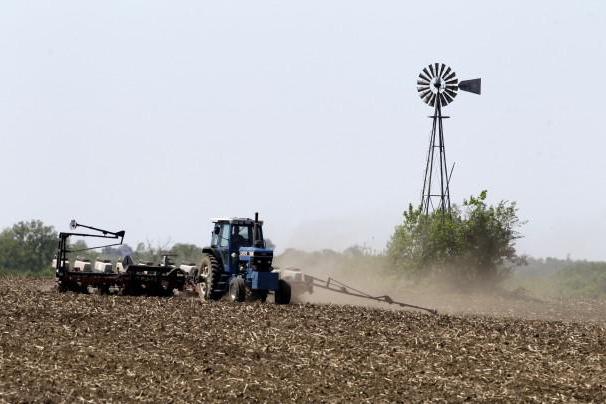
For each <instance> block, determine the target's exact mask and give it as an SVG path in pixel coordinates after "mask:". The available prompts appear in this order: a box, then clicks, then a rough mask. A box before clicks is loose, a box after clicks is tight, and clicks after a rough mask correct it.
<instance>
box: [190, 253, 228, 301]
mask: <svg viewBox="0 0 606 404" xmlns="http://www.w3.org/2000/svg"><path fill="white" fill-rule="evenodd" d="M220 279H221V266H220V265H219V261H217V259H216V258H215V257H213V256H212V255H208V254H205V255H204V256H203V257H202V261H201V262H200V277H199V280H198V285H197V287H196V289H197V290H198V295H199V296H200V299H201V300H202V301H205V302H207V301H210V300H219V299H220V298H221V295H222V293H221V291H218V290H217V286H218V283H219V280H220Z"/></svg>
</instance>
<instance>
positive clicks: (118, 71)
mask: <svg viewBox="0 0 606 404" xmlns="http://www.w3.org/2000/svg"><path fill="white" fill-rule="evenodd" d="M605 41H606V2H604V1H577V2H571V1H533V2H529V1H519V2H516V1H507V2H499V3H498V4H496V2H487V1H476V2H471V1H466V2H462V1H460V2H453V1H433V2H424V1H423V2H421V1H418V2H415V3H413V2H403V1H393V2H390V1H366V2H360V1H351V0H349V1H310V0H306V1H298V2H295V1H282V2H279V1H271V2H270V1H264V2H263V1H224V0H221V1H214V2H210V1H170V2H169V1H149V0H145V1H127V0H120V1H107V0H106V1H102V2H85V1H81V0H74V1H27V2H24V1H16V0H15V1H3V2H2V5H1V6H0V49H1V50H2V57H1V59H0V136H1V138H2V157H1V158H0V170H1V172H2V176H1V178H2V185H3V198H2V199H3V201H2V209H1V210H0V226H1V227H6V226H10V225H12V224H13V223H15V222H16V221H19V220H25V219H31V218H37V219H41V220H43V221H44V222H46V223H49V224H52V225H54V226H55V227H56V228H57V229H58V230H65V229H67V225H68V223H69V220H70V219H72V218H76V219H77V220H78V221H80V222H82V223H88V224H93V225H99V226H105V227H107V228H109V229H116V230H117V229H119V228H124V229H125V230H126V232H127V233H126V236H127V237H126V241H127V242H128V243H130V244H133V245H134V244H136V242H137V241H141V240H146V239H147V240H150V241H151V242H153V243H165V242H167V241H169V240H170V241H172V242H175V241H180V242H193V243H196V244H206V243H207V241H208V239H209V236H208V235H209V231H210V224H209V219H210V218H211V217H216V216H224V215H225V216H252V215H253V213H254V212H255V210H258V211H260V212H261V215H262V217H263V218H264V219H265V220H266V227H265V231H266V235H267V236H268V237H270V238H271V239H272V240H273V241H274V242H275V243H276V244H277V245H278V247H279V248H282V249H283V248H286V247H300V248H308V249H311V248H334V249H343V248H345V247H347V246H349V245H352V244H364V243H366V244H367V245H369V246H372V247H374V248H377V249H382V248H383V247H384V245H385V243H386V241H387V240H388V239H389V237H390V235H391V233H392V231H393V227H394V226H395V225H396V224H397V223H398V222H399V221H400V220H401V214H402V211H403V210H404V209H405V207H406V206H407V205H408V203H409V202H414V203H417V202H418V201H419V198H420V191H421V186H422V179H423V169H424V166H423V164H424V159H425V150H426V147H427V141H428V137H427V136H428V132H429V129H430V120H429V119H427V115H429V114H430V113H431V109H430V108H429V107H428V106H427V105H425V104H423V103H422V102H421V100H420V99H419V98H418V96H417V92H416V77H417V75H418V73H419V71H420V69H421V68H422V67H424V66H425V65H427V64H429V63H432V62H444V63H446V64H448V65H450V66H452V67H453V69H454V70H455V71H456V72H457V75H458V77H459V78H460V79H471V78H476V77H481V78H482V83H483V94H482V95H481V96H476V95H473V94H468V93H462V94H459V96H458V97H457V98H456V99H455V101H454V102H453V103H452V104H450V105H449V106H448V107H446V108H445V113H447V114H448V115H451V116H452V118H451V119H449V120H447V121H446V122H445V129H444V131H445V140H446V147H447V155H448V160H449V161H451V162H456V168H455V171H454V175H453V180H452V190H451V195H452V199H453V201H456V202H461V201H462V199H463V198H465V197H468V196H469V195H470V194H472V193H474V194H475V193H478V192H479V191H481V190H482V189H488V192H489V199H490V200H491V201H492V202H496V201H498V200H500V199H508V200H515V201H518V204H519V207H520V216H521V217H522V218H523V219H525V220H527V221H528V223H527V224H526V225H525V226H524V228H523V233H524V234H525V238H524V239H523V240H521V241H520V243H519V246H520V250H521V251H522V252H525V253H528V254H532V255H535V256H556V257H564V256H566V254H571V256H572V257H573V258H587V259H606V203H605V200H606V160H605V158H604V156H605V153H606V139H605V135H606V133H605V131H604V129H603V128H604V125H605V123H604V115H605V114H606V110H604V109H605V107H606V105H605V102H604V99H605V94H606V79H605V77H606V73H605V72H606V46H605Z"/></svg>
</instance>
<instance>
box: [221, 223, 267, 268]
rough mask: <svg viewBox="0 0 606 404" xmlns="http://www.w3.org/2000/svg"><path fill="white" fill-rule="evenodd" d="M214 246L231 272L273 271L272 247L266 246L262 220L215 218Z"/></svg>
mask: <svg viewBox="0 0 606 404" xmlns="http://www.w3.org/2000/svg"><path fill="white" fill-rule="evenodd" d="M213 222H214V229H213V234H212V237H211V243H210V244H211V248H212V249H213V250H214V251H215V254H217V255H218V256H219V257H220V259H221V263H222V264H223V271H224V272H225V273H229V274H239V273H244V272H246V271H247V270H254V271H259V272H270V271H271V270H272V267H271V264H272V260H273V255H274V254H273V250H271V249H268V248H266V247H265V240H264V239H263V222H262V221H260V220H258V217H255V220H252V219H247V218H229V219H215V220H214V221H213Z"/></svg>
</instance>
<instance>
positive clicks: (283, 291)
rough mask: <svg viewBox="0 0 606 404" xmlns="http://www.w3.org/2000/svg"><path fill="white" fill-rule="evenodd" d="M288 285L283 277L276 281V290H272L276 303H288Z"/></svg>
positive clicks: (289, 292)
mask: <svg viewBox="0 0 606 404" xmlns="http://www.w3.org/2000/svg"><path fill="white" fill-rule="evenodd" d="M290 294H291V290H290V285H289V284H288V282H286V281H285V280H283V279H280V280H279V281H278V290H276V291H275V292H274V301H275V303H276V304H288V303H290Z"/></svg>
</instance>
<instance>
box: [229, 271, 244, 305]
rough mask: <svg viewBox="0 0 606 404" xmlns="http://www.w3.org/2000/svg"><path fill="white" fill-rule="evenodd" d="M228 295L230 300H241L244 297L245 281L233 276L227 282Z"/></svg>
mask: <svg viewBox="0 0 606 404" xmlns="http://www.w3.org/2000/svg"><path fill="white" fill-rule="evenodd" d="M229 297H230V299H231V301H232V302H243V301H244V300H245V299H246V282H245V281H244V279H242V278H240V277H237V278H233V279H232V280H231V282H230V283H229Z"/></svg>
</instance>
